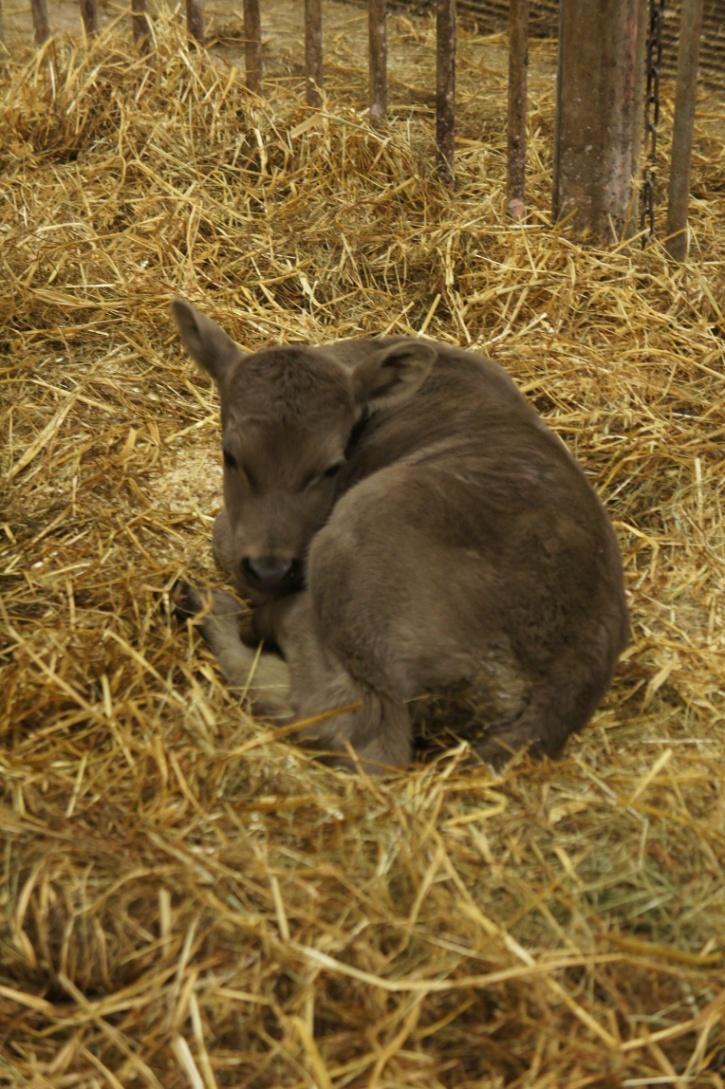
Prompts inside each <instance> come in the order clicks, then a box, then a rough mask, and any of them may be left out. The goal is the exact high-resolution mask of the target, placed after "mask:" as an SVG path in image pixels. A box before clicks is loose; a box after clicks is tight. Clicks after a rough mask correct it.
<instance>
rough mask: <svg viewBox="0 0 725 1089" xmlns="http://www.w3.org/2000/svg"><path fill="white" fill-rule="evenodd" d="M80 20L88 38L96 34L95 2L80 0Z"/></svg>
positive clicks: (96, 12) (96, 13)
mask: <svg viewBox="0 0 725 1089" xmlns="http://www.w3.org/2000/svg"><path fill="white" fill-rule="evenodd" d="M81 18H82V19H83V26H84V29H85V32H86V34H87V35H88V37H89V38H92V37H93V36H94V34H97V33H98V5H97V3H96V0H81Z"/></svg>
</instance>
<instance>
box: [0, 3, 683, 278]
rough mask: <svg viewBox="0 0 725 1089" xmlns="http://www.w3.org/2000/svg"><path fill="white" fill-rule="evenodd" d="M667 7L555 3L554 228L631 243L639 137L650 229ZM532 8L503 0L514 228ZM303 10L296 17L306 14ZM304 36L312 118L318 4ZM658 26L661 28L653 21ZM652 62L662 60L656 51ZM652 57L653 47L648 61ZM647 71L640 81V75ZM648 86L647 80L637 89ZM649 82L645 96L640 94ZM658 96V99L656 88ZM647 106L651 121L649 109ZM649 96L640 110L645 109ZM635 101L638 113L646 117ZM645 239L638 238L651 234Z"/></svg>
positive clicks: (446, 87) (679, 211) (520, 195)
mask: <svg viewBox="0 0 725 1089" xmlns="http://www.w3.org/2000/svg"><path fill="white" fill-rule="evenodd" d="M665 2H666V0H599V2H598V3H597V4H582V3H581V2H580V0H560V22H559V59H558V73H557V105H556V135H555V141H554V178H553V194H552V206H553V213H554V218H555V219H561V218H567V219H570V220H571V221H572V222H573V224H574V225H575V226H576V227H578V228H580V229H581V230H582V231H584V232H585V233H587V234H588V235H589V236H590V237H591V238H593V239H596V240H600V241H602V240H612V239H617V238H620V237H622V236H627V235H631V234H634V233H636V231H637V224H638V221H639V217H638V216H637V214H636V209H637V205H638V203H639V199H640V198H639V194H638V186H637V183H636V181H635V178H636V177H637V175H638V173H639V171H640V162H641V159H642V150H643V126H642V115H643V112H644V113H645V114H646V125H645V130H646V131H645V133H644V135H645V137H646V138H647V139H648V140H649V142H650V147H651V152H652V154H651V162H650V168H649V170H648V173H647V179H646V184H645V187H644V193H645V201H646V202H650V203H649V204H648V209H647V210H648V213H649V218H650V222H651V223H653V222H654V215H653V209H652V207H651V200H652V195H653V188H654V178H655V173H656V170H655V169H654V168H655V165H656V154H655V152H656V137H657V126H656V117H657V114H658V112H659V102H658V99H657V93H658V91H657V88H658V86H659V72H658V71H657V64H656V62H655V64H654V70H653V67H652V64H653V62H652V56H653V50H652V45H653V43H652V40H651V30H650V41H649V42H648V41H647V29H646V28H647V22H648V21H647V12H648V10H649V13H650V20H649V25H650V27H652V26H653V25H654V26H659V25H660V23H661V15H662V12H663V10H664V6H665ZM1 4H2V0H0V5H1ZM79 4H80V12H81V16H82V19H83V25H84V28H85V31H86V34H87V35H88V36H89V37H92V36H93V35H94V34H96V33H97V28H98V9H97V0H79ZM529 5H530V0H510V5H509V12H510V15H509V94H508V130H507V131H508V167H507V171H508V178H507V208H508V213H509V215H510V216H511V217H512V218H513V219H515V220H523V219H524V218H525V216H526V203H525V199H526V198H525V175H526V97H527V86H526V73H527V65H528V22H529ZM261 6H262V5H261V4H260V0H243V14H244V33H245V46H244V59H245V78H246V82H247V86H248V87H249V89H250V91H253V92H254V93H255V94H261V93H262V87H263V83H262V80H263V74H264V73H263V65H262V11H261ZM429 6H430V7H431V8H434V9H435V13H436V148H437V154H436V163H437V171H438V174H439V176H440V177H441V178H442V179H443V180H444V181H445V182H446V183H448V184H450V185H451V186H452V185H454V183H455V173H454V148H455V79H456V0H434V2H431V3H430V5H429ZM30 7H31V13H32V19H33V28H34V33H35V41H36V43H37V44H38V45H42V44H43V43H44V42H46V41H47V39H48V38H49V37H50V34H51V28H50V21H49V18H48V3H47V0H30ZM302 8H303V9H304V10H303V12H302ZM185 9H186V23H187V28H188V32H189V35H190V36H191V37H192V38H193V39H194V40H195V41H197V42H199V43H203V41H204V14H203V0H185ZM386 9H387V3H386V0H368V30H369V69H368V71H369V98H368V105H369V108H370V118H371V121H372V122H373V124H375V125H383V124H384V123H385V120H386V115H387V108H388V89H387V63H388V62H387V26H386V19H387V10H386ZM300 10H301V12H302V19H303V22H302V23H301V26H300V37H301V38H302V36H304V56H305V97H306V101H307V103H308V104H309V106H310V107H312V108H319V107H320V106H321V105H322V102H323V84H324V64H323V61H324V57H323V5H322V0H304V4H303V5H302V4H300ZM129 11H130V17H131V25H132V28H133V35H134V39H135V41H136V43H137V47H138V48H139V50H140V51H141V52H144V53H147V52H149V51H150V50H151V48H152V41H153V37H152V28H151V21H150V15H149V11H148V3H147V0H130V9H129ZM658 19H659V22H658ZM702 20H703V0H681V9H680V35H679V53H678V67H677V89H676V99H675V117H674V130H673V141H672V150H671V156H670V177H669V200H668V208H667V227H666V232H667V238H666V245H667V249H668V251H669V253H670V254H671V255H672V256H673V257H675V258H678V259H681V258H683V257H685V256H686V254H687V208H688V198H689V181H690V163H691V157H692V135H693V127H694V110H695V95H696V89H697V70H698V51H699V44H700V38H701V34H702ZM655 45H656V46H658V45H659V52H661V44H659V43H655ZM657 54H658V48H655V50H654V55H657ZM646 66H647V72H645V67H646ZM645 76H647V78H646V79H645ZM645 84H646V96H645ZM653 87H654V91H653V90H652V88H653ZM653 96H654V117H655V120H654V121H653V120H652V107H653ZM645 98H646V102H645ZM643 102H645V106H646V109H645V110H644V111H643ZM652 233H653V232H652V231H651V230H648V231H644V232H643V237H644V238H645V239H646V238H647V237H649V236H651V234H652Z"/></svg>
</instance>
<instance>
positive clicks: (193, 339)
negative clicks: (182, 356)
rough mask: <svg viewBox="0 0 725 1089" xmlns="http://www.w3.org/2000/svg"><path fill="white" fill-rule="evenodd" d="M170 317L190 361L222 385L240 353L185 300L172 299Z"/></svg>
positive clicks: (217, 328)
mask: <svg viewBox="0 0 725 1089" xmlns="http://www.w3.org/2000/svg"><path fill="white" fill-rule="evenodd" d="M171 313H172V314H173V316H174V321H175V322H176V328H177V329H178V330H179V335H180V337H181V340H182V343H183V345H184V347H185V348H186V350H187V352H188V353H189V355H190V356H191V358H192V359H194V360H196V362H197V363H198V364H199V366H200V367H203V368H204V370H205V371H208V372H209V374H210V375H211V376H212V378H214V379H215V381H216V382H222V381H223V379H224V377H225V375H226V374H227V372H228V371H229V369H230V367H231V366H232V365H233V364H234V363H235V362H236V361H237V360H238V359H241V358H242V355H243V352H242V350H241V348H239V347H238V346H237V345H236V344H235V343H234V341H233V340H232V338H231V337H230V336H227V334H226V333H225V332H224V330H223V329H222V327H221V326H220V325H217V323H216V322H215V321H212V320H211V318H207V317H205V316H204V314H202V313H201V312H200V311H199V310H197V309H196V307H195V306H192V305H191V303H190V302H186V300H185V299H174V301H173V302H172V304H171Z"/></svg>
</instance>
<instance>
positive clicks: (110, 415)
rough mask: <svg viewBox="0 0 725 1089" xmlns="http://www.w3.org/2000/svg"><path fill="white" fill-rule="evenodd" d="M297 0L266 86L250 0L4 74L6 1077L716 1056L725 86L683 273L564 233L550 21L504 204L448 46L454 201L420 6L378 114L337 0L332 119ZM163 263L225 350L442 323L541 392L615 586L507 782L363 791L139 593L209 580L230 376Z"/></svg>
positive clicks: (466, 769)
mask: <svg viewBox="0 0 725 1089" xmlns="http://www.w3.org/2000/svg"><path fill="white" fill-rule="evenodd" d="M278 7H279V11H278V14H279V23H278V37H277V38H275V37H272V38H271V40H270V41H269V42H268V44H267V46H266V49H267V53H268V63H269V65H270V67H271V72H272V76H271V77H270V79H269V81H268V84H267V91H268V95H267V97H266V99H265V100H257V99H254V98H252V97H250V96H249V95H248V94H247V93H246V92H245V89H244V87H243V80H242V73H241V71H240V69H239V67H238V66H235V64H231V65H230V64H229V63H228V61H227V59H226V57H227V55H229V56H231V55H232V54H233V53H234V49H235V48H236V47H235V46H234V43H233V42H231V41H230V33H231V32H232V31H234V29H235V23H234V20H232V19H231V18H227V19H226V21H225V22H223V23H222V22H220V23H218V24H217V28H218V29H220V30H222V31H224V32H225V33H226V40H225V42H224V43H223V45H222V46H220V47H219V48H218V49H217V51H216V52H215V53H206V52H204V51H201V50H198V49H196V50H189V48H188V47H187V45H186V43H185V40H184V36H183V34H182V33H181V31H180V28H179V26H178V22H177V23H176V24H175V23H174V22H173V21H170V20H164V19H162V20H160V21H159V22H158V23H157V24H156V35H157V53H156V58H155V59H153V60H152V61H151V62H150V63H146V62H144V61H142V60H140V59H139V58H138V57H137V56H136V55H135V53H134V50H133V47H132V45H131V43H130V41H129V39H128V38H127V36H126V35H127V27H126V25H125V24H123V25H122V26H121V25H116V26H113V25H112V26H110V27H109V28H108V29H107V30H106V31H104V33H103V34H102V35H101V37H100V39H99V40H98V41H97V43H96V44H94V45H93V46H92V48H90V49H88V50H87V49H86V48H85V46H84V45H83V44H81V43H78V42H76V43H75V44H74V43H73V40H72V39H68V40H65V39H63V40H60V41H59V42H58V43H57V44H56V45H55V46H53V47H50V48H48V49H46V51H45V52H43V53H42V54H41V55H40V56H37V57H34V58H33V59H30V60H28V61H27V63H25V62H23V61H22V58H20V59H16V60H14V61H13V62H11V64H10V65H9V67H8V70H7V71H6V74H5V77H4V82H3V84H2V94H3V99H2V122H1V126H2V132H3V141H4V142H3V146H2V148H1V149H0V160H1V169H2V204H1V205H0V232H1V235H0V237H1V239H2V244H1V247H0V306H1V307H2V326H1V329H0V339H1V342H2V349H1V354H2V360H1V363H0V380H1V382H2V386H1V388H2V432H3V445H2V459H3V479H4V483H3V488H4V492H3V498H2V518H1V519H0V522H1V523H2V524H1V525H0V530H1V531H2V545H1V546H0V551H1V556H0V559H1V569H2V574H3V597H2V607H1V608H2V611H1V613H0V623H1V624H2V633H3V649H2V683H1V684H0V734H1V739H2V750H1V751H0V776H1V789H2V796H1V801H0V829H1V832H2V837H1V839H0V843H1V845H2V880H1V883H0V901H1V907H2V914H1V917H0V1085H7V1086H23V1087H33V1089H35V1087H37V1089H41V1087H51V1086H52V1087H53V1089H56V1087H58V1089H60V1087H79V1089H80V1087H82V1089H100V1087H104V1089H105V1087H107V1086H108V1087H113V1089H120V1087H124V1089H127V1087H128V1089H130V1087H135V1086H143V1087H156V1089H158V1087H163V1089H177V1087H178V1089H182V1087H188V1086H191V1087H192V1089H198V1087H204V1089H213V1087H215V1086H217V1087H222V1086H229V1087H234V1089H242V1087H253V1089H283V1087H284V1089H292V1087H299V1089H303V1087H304V1089H307V1087H313V1086H314V1087H317V1089H331V1087H333V1086H334V1087H335V1089H338V1087H343V1086H350V1087H354V1089H357V1087H363V1086H365V1087H370V1089H373V1087H375V1089H415V1087H425V1089H439V1087H445V1089H449V1087H450V1089H473V1087H483V1086H485V1087H491V1089H494V1087H499V1086H510V1087H517V1089H524V1087H526V1089H560V1087H567V1089H579V1087H585V1086H587V1087H590V1086H595V1087H600V1089H610V1087H614V1086H650V1085H651V1086H660V1085H665V1086H676V1087H679V1086H698V1087H710V1089H716V1087H722V1086H723V1084H724V1079H725V1038H724V1034H723V1010H724V1008H725V1007H724V1005H723V1003H724V1001H725V991H723V983H724V980H725V970H724V968H725V966H724V962H723V947H722V936H723V933H725V896H724V895H723V861H724V857H725V850H724V848H725V802H724V799H723V792H722V769H723V759H724V757H725V726H724V724H723V699H722V689H723V678H724V672H723V656H722V650H723V647H722V643H723V615H722V584H723V583H722V580H723V510H722V448H723V435H724V433H725V432H724V426H725V421H724V418H723V417H724V416H725V412H724V410H723V335H724V333H725V324H724V322H723V310H722V308H723V301H724V300H723V295H724V291H723V287H724V283H725V276H724V275H723V271H724V270H723V245H724V244H725V228H724V226H723V224H724V223H725V214H724V213H725V197H724V193H723V159H724V153H723V140H722V135H723V124H724V120H723V109H722V102H721V101H719V100H717V99H715V98H706V97H703V98H702V99H701V102H700V106H699V112H698V123H697V132H696V153H695V159H694V177H693V200H692V226H693V232H694V242H693V247H692V256H691V260H690V261H689V263H687V264H685V265H683V266H679V267H678V266H675V265H673V264H671V263H670V262H669V261H668V260H667V259H666V257H665V255H664V252H663V249H662V247H661V245H660V244H659V243H657V244H654V245H652V246H650V247H649V248H647V249H646V250H644V251H642V250H641V249H640V248H639V247H638V246H636V245H634V246H620V247H619V248H613V249H610V250H598V249H594V248H587V247H586V246H584V245H581V244H580V243H578V242H577V241H575V240H574V239H572V238H570V237H568V236H567V233H566V230H565V228H561V227H552V226H551V224H550V221H549V214H548V204H549V197H548V193H549V186H550V176H551V130H552V104H553V83H552V79H551V73H552V62H553V49H552V46H551V44H550V43H541V44H536V45H535V46H533V47H532V62H531V74H532V101H531V114H530V118H531V156H530V162H531V172H530V188H529V199H530V217H529V222H528V225H527V226H525V227H515V226H511V225H510V224H508V223H507V222H506V220H505V218H504V215H503V209H504V207H505V197H504V161H505V157H504V128H505V126H504V116H505V75H504V73H505V49H504V43H503V42H502V40H500V39H494V40H487V41H483V40H481V39H475V38H473V37H470V36H465V35H464V39H463V41H462V43H461V53H460V100H461V110H460V124H459V134H458V159H457V167H458V179H459V180H458V187H457V190H456V192H455V193H454V194H451V193H449V192H447V191H446V190H445V189H443V188H442V187H441V186H439V185H438V183H437V182H436V180H435V178H434V177H433V175H432V170H431V162H432V155H431V150H432V149H431V139H432V137H431V132H432V125H431V115H430V114H431V111H430V103H431V94H430V90H431V87H432V83H431V75H430V73H431V70H432V69H431V65H432V55H433V50H432V41H433V38H432V27H431V24H430V23H429V22H416V21H414V20H411V19H407V18H403V17H398V16H395V17H394V18H392V19H391V31H392V34H393V50H392V52H393V58H394V63H395V70H394V78H393V79H392V81H391V82H392V99H393V104H394V111H393V118H392V120H391V123H390V125H389V127H388V128H386V129H384V130H380V131H374V130H372V129H370V128H369V126H368V124H367V121H366V116H365V113H364V111H363V109H362V106H363V104H364V85H365V73H364V68H363V65H364V57H365V54H364V51H363V47H362V45H361V42H363V39H362V38H361V37H360V34H361V32H362V27H361V20H362V19H363V16H362V14H361V13H360V12H356V11H353V12H350V11H349V10H346V11H345V12H343V11H342V9H339V10H338V9H337V8H335V9H334V11H335V13H336V14H335V18H336V19H337V20H338V21H337V23H334V25H333V26H332V27H331V29H330V32H329V36H328V53H327V56H328V61H329V69H328V84H327V96H328V97H327V102H326V106H325V108H324V109H323V111H322V112H321V114H320V115H319V116H318V115H316V114H313V113H310V112H309V111H308V110H307V109H306V108H305V107H304V105H303V104H302V95H301V93H300V78H299V71H298V68H297V67H296V66H297V65H298V64H299V49H297V50H296V52H295V51H293V50H292V48H291V45H290V44H289V41H291V35H292V29H291V28H293V25H294V19H293V14H292V11H293V9H292V8H291V7H290V5H286V6H285V5H282V4H280V5H279V6H278ZM332 7H333V6H332V5H331V8H332ZM237 30H238V27H237ZM285 34H287V36H288V39H289V41H287V40H286V39H285V37H284V36H285ZM222 53H224V56H222V55H221V54H222ZM670 91H671V88H668V89H667V92H668V94H669V92H670ZM665 115H666V121H669V119H670V117H671V102H670V100H669V98H668V100H667V104H666V110H665ZM176 293H181V294H185V295H188V296H189V297H191V298H192V299H194V300H195V301H198V302H200V303H201V304H202V305H205V306H206V308H207V310H208V311H209V312H210V313H211V314H212V315H214V316H216V317H217V318H219V319H221V320H223V321H224V322H225V323H226V324H227V326H228V327H229V329H230V330H231V331H232V333H233V334H234V335H235V336H236V337H237V338H238V340H239V341H240V342H241V343H242V344H243V345H244V346H246V347H250V348H252V347H255V346H259V345H262V344H265V343H269V342H271V341H278V340H290V339H302V340H310V341H322V340H328V339H331V338H334V337H338V336H347V335H353V334H356V333H371V332H382V331H386V330H395V331H402V332H405V333H414V332H420V331H423V330H425V331H426V332H427V333H428V334H429V335H431V336H434V337H437V338H440V339H442V340H449V341H452V342H456V343H462V344H471V345H473V346H475V347H477V348H479V349H481V350H483V351H485V352H487V353H489V354H491V355H492V356H494V357H495V358H496V359H498V360H499V361H500V362H501V363H502V364H503V365H504V366H506V367H507V368H508V369H509V370H510V371H511V373H512V374H513V375H514V377H515V378H516V379H517V381H518V382H519V383H520V385H521V386H522V387H523V388H524V389H525V390H527V392H528V394H529V396H531V397H532V398H533V400H534V402H535V403H536V404H537V406H538V408H539V409H540V411H541V412H542V413H543V414H544V415H545V416H546V418H547V419H548V421H549V422H550V424H551V426H552V427H553V428H555V429H556V430H557V431H558V432H559V433H560V434H561V435H562V436H563V438H564V439H565V440H566V441H567V443H569V444H570V446H571V447H572V448H573V449H574V451H575V453H576V455H577V456H578V457H579V459H580V460H581V462H582V464H583V465H584V466H585V468H586V470H587V471H588V473H589V474H590V475H591V477H592V479H593V480H595V481H596V482H597V485H598V487H599V489H600V492H601V494H602V495H603V497H604V499H605V501H606V503H607V505H608V508H609V510H610V512H611V515H612V518H613V520H614V523H615V526H616V528H617V531H618V534H619V537H620V540H621V544H622V549H623V554H624V558H625V567H626V577H627V584H628V589H629V593H630V598H631V605H632V614H633V627H634V631H633V640H632V644H631V646H630V647H629V649H628V651H627V652H626V654H625V656H624V659H623V661H622V663H621V665H620V668H619V670H618V673H617V678H616V682H615V684H614V686H613V688H612V690H611V692H610V694H609V696H608V697H607V700H606V703H605V705H604V707H603V708H602V709H601V710H600V712H599V713H598V714H597V716H596V718H595V720H594V722H593V723H592V725H591V726H590V727H589V729H588V730H587V731H586V733H585V734H584V735H583V736H581V737H580V738H576V739H572V741H571V743H570V745H569V747H568V750H567V753H566V755H565V757H564V759H562V760H560V761H559V762H557V763H555V764H543V765H534V764H531V763H529V762H528V761H527V760H525V759H522V760H519V761H518V762H516V763H515V765H514V766H513V767H510V768H509V769H507V770H506V771H505V772H504V773H503V774H502V775H501V776H500V777H494V776H492V774H491V773H490V772H489V771H488V770H487V769H486V768H485V767H481V766H476V765H473V766H472V765H471V763H470V761H468V760H467V759H466V751H465V746H463V745H458V746H455V745H454V746H453V747H452V748H450V749H449V750H447V751H446V752H443V753H441V754H438V755H436V756H435V758H434V759H432V760H429V762H428V763H425V764H422V765H421V766H420V767H418V768H416V769H414V770H412V771H411V772H410V773H408V774H405V775H401V776H398V777H396V778H394V779H392V780H390V781H387V780H386V781H380V782H372V781H368V780H365V779H361V778H356V777H352V776H348V775H345V774H342V773H336V772H333V771H330V770H327V769H325V768H322V767H320V766H318V765H316V764H315V763H314V762H312V761H311V760H310V759H308V758H307V757H306V756H305V755H304V754H302V753H300V752H299V751H298V750H296V749H295V748H294V747H293V746H292V745H291V744H290V743H289V742H286V741H284V740H280V739H278V738H276V737H275V735H274V732H273V731H272V730H271V729H270V728H269V727H268V726H266V725H265V724H264V723H260V722H254V721H251V720H250V719H249V718H248V717H246V716H245V715H244V714H243V713H241V712H240V709H239V707H238V706H237V704H236V703H235V702H234V701H233V700H232V699H231V698H230V697H229V696H228V695H227V694H226V693H225V692H224V690H223V687H222V685H221V684H220V682H219V680H218V678H217V673H216V670H215V667H214V664H213V662H212V661H211V659H210V658H209V657H208V655H207V654H206V652H205V650H204V649H203V647H201V646H200V645H199V644H198V641H197V640H196V638H195V637H194V635H193V632H191V631H179V630H177V629H176V628H175V627H174V626H173V625H171V624H170V623H169V622H168V620H167V619H166V617H165V615H164V613H163V610H162V609H160V607H159V601H160V599H161V598H162V597H163V592H164V590H165V589H167V588H168V587H169V585H170V584H171V582H172V581H173V579H174V578H175V577H176V576H178V575H179V574H186V575H191V576H193V577H195V578H198V579H204V580H206V581H213V580H214V579H216V578H218V576H217V575H216V573H215V572H214V570H213V568H212V565H211V560H210V540H209V538H210V527H211V520H212V517H213V514H214V512H215V511H216V510H217V509H218V505H219V502H220V469H219V456H218V436H217V422H216V399H215V394H214V391H213V389H211V388H210V386H209V385H208V384H207V383H206V382H205V380H204V379H203V378H202V377H201V376H200V375H199V374H198V373H196V371H195V370H194V368H193V367H192V366H191V365H190V363H189V362H188V361H187V360H186V359H185V358H184V357H183V355H182V352H181V350H180V347H179V345H178V344H177V341H176V338H175V337H174V334H173V332H172V328H171V323H170V320H169V315H168V302H169V299H170V298H171V297H172V296H173V295H174V294H176Z"/></svg>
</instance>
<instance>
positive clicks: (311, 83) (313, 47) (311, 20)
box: [305, 0, 322, 106]
mask: <svg viewBox="0 0 725 1089" xmlns="http://www.w3.org/2000/svg"><path fill="white" fill-rule="evenodd" d="M305 73H306V75H307V89H306V94H305V97H306V99H307V103H308V105H310V106H321V105H322V95H321V94H320V88H321V87H322V0H305Z"/></svg>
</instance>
